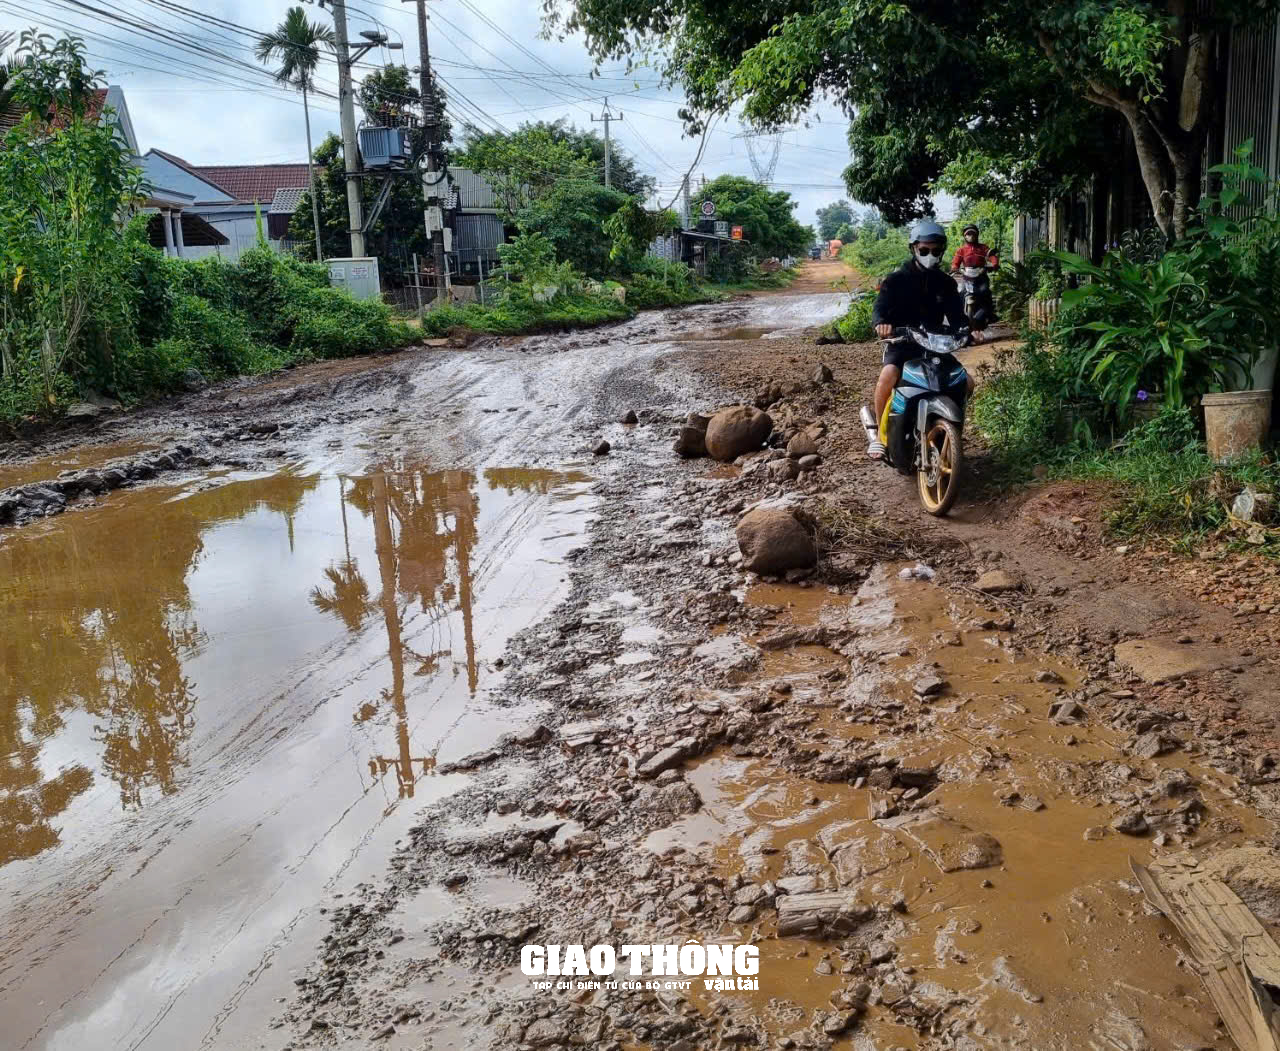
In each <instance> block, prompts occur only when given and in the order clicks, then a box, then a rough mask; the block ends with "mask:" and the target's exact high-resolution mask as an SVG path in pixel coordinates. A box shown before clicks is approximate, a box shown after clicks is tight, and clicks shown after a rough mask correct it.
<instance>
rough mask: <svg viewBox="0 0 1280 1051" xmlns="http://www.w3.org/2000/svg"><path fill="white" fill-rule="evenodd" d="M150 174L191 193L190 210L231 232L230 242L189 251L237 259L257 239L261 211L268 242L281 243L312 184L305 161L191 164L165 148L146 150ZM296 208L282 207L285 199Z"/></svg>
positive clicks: (225, 233)
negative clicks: (298, 204) (298, 206)
mask: <svg viewBox="0 0 1280 1051" xmlns="http://www.w3.org/2000/svg"><path fill="white" fill-rule="evenodd" d="M142 166H143V170H144V171H145V173H146V175H147V178H148V179H149V180H151V181H153V182H156V183H163V184H164V185H166V186H172V187H173V188H174V189H176V190H179V191H180V192H182V193H185V194H189V195H190V196H191V203H190V204H189V205H188V206H187V208H186V209H185V210H184V213H183V214H184V215H185V214H192V215H196V216H199V218H201V219H202V220H204V221H205V222H207V223H208V224H209V225H210V226H211V227H212V228H213V229H215V230H217V231H218V232H219V233H221V234H222V235H223V236H225V237H226V238H227V244H226V245H223V246H217V247H210V248H207V249H202V250H199V251H194V252H189V253H186V254H188V255H210V254H217V255H221V256H223V257H224V258H227V259H237V258H239V256H240V255H241V253H243V252H245V251H247V250H248V249H250V248H252V247H253V246H254V245H255V244H257V241H258V217H259V215H261V217H262V222H263V227H264V231H263V232H264V233H265V234H266V237H267V240H268V242H269V243H270V244H271V245H272V246H273V247H276V248H279V247H280V245H281V242H282V241H283V240H285V238H286V237H287V233H288V228H289V220H290V218H291V217H292V215H293V211H295V210H296V209H297V203H298V200H299V199H300V198H301V197H302V194H303V192H304V191H305V190H306V187H307V166H306V164H305V163H303V164H192V163H191V162H189V161H186V160H183V159H182V158H181V157H177V156H175V155H174V154H172V153H166V152H165V151H164V150H159V149H150V150H148V151H147V152H146V154H144V155H143V158H142ZM290 201H291V202H292V204H293V208H292V209H291V210H289V211H287V212H285V211H284V210H283V208H284V204H285V202H290Z"/></svg>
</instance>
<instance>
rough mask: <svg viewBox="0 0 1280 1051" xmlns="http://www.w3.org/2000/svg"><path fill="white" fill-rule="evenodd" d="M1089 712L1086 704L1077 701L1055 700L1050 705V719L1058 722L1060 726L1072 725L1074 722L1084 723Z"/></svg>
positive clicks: (1052, 721)
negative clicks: (1086, 709)
mask: <svg viewBox="0 0 1280 1051" xmlns="http://www.w3.org/2000/svg"><path fill="white" fill-rule="evenodd" d="M1086 715H1088V713H1087V712H1086V711H1085V709H1084V705H1082V704H1079V703H1077V702H1076V701H1055V702H1054V703H1053V704H1051V705H1049V721H1050V722H1051V723H1056V724H1057V725H1058V726H1070V725H1072V724H1074V723H1082V722H1084V720H1085V716H1086Z"/></svg>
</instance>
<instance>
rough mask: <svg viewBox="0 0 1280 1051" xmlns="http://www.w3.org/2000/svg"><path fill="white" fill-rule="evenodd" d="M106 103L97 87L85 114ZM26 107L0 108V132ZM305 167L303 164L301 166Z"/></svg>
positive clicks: (97, 110) (95, 113)
mask: <svg viewBox="0 0 1280 1051" xmlns="http://www.w3.org/2000/svg"><path fill="white" fill-rule="evenodd" d="M106 104H107V89H106V88H97V89H96V90H95V91H94V93H93V98H91V99H90V100H89V105H88V106H86V107H85V114H84V115H85V116H86V117H88V118H89V119H90V120H96V119H97V118H98V116H99V115H100V114H101V113H102V107H103V106H105V105H106ZM26 112H27V111H26V108H25V107H23V106H18V105H16V104H15V105H12V106H9V107H8V108H7V109H3V110H0V132H6V131H8V130H9V129H10V128H12V127H16V126H17V124H18V122H19V121H20V120H22V118H23V117H24V116H25V115H26ZM62 119H63V118H62V117H61V116H60V119H59V120H58V121H55V123H61V120H62ZM303 167H305V165H304V166H303Z"/></svg>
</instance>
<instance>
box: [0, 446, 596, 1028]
mask: <svg viewBox="0 0 1280 1051" xmlns="http://www.w3.org/2000/svg"><path fill="white" fill-rule="evenodd" d="M591 507H592V497H591V496H590V495H589V493H588V482H587V479H586V477H585V476H584V475H582V474H579V473H576V472H574V471H572V470H570V471H552V470H528V469H518V468H513V469H509V470H504V469H487V470H477V471H474V472H473V471H468V470H456V471H432V470H429V469H426V468H421V469H417V468H412V467H405V468H403V469H401V468H397V469H396V470H393V471H386V472H380V473H372V474H368V475H365V476H360V477H351V476H342V475H335V474H317V475H303V474H295V473H290V472H288V471H285V472H282V473H279V474H275V475H272V476H268V477H263V476H256V477H248V476H238V475H223V476H221V477H214V478H204V479H201V480H198V481H196V482H191V483H189V484H186V485H167V486H154V487H151V488H147V489H144V490H138V491H132V492H128V493H117V494H112V495H111V496H110V497H108V498H106V499H105V500H104V501H103V503H102V505H101V506H99V507H97V508H94V509H92V510H87V511H82V512H77V513H74V514H67V515H63V516H60V517H58V518H56V519H52V520H49V521H47V522H45V523H41V524H38V525H34V526H31V527H29V528H27V529H24V530H21V531H14V532H12V533H9V534H6V535H5V536H4V538H3V542H2V543H0V757H3V762H0V798H4V799H6V800H7V802H6V804H5V806H4V809H3V810H0V1016H2V1017H3V1022H2V1023H0V1029H2V1030H3V1036H2V1037H0V1045H3V1046H4V1047H5V1048H77V1049H83V1048H99V1047H102V1048H106V1047H120V1048H125V1047H127V1048H156V1049H171V1048H197V1047H231V1046H235V1047H240V1046H248V1047H258V1046H262V1041H263V1032H264V1030H263V1026H264V1020H265V1019H266V1018H269V1017H270V1016H271V1015H272V1014H273V1013H274V1011H275V1009H276V1007H277V1005H278V1001H279V1000H280V998H283V997H286V996H288V995H289V994H290V993H292V991H293V982H292V980H293V978H294V977H295V976H296V975H298V974H300V973H301V969H302V968H303V967H304V966H305V965H306V964H308V963H309V962H310V955H311V952H312V951H313V946H314V945H315V943H316V942H317V941H318V939H319V937H320V935H321V934H322V933H323V931H324V923H325V918H324V917H323V916H322V915H321V914H320V911H321V910H320V908H319V906H320V903H322V902H324V901H326V900H329V901H331V900H332V897H333V895H334V894H335V893H336V891H337V889H338V888H339V887H348V886H350V885H351V884H352V883H354V882H355V881H357V880H359V879H361V878H375V877H380V876H381V874H382V872H383V870H384V867H385V864H386V858H387V856H388V855H389V853H390V851H391V849H392V846H393V844H394V841H395V839H396V837H397V836H398V835H400V834H401V833H402V832H403V831H404V829H405V828H406V827H407V826H408V824H409V822H410V820H411V818H412V815H413V811H414V809H415V808H416V807H417V806H418V805H419V804H421V803H423V802H429V801H430V800H432V799H435V798H439V797H441V796H443V795H444V794H446V793H448V792H451V791H453V790H455V789H456V788H457V787H458V786H459V784H461V783H462V781H463V779H464V777H465V775H461V774H459V775H450V776H437V775H436V774H435V773H434V770H435V767H436V765H437V763H444V762H447V761H449V760H451V759H457V758H459V757H461V756H463V755H465V754H468V753H470V752H473V751H476V750H477V749H480V748H482V747H485V746H487V745H489V744H491V743H492V742H493V741H495V740H496V739H497V737H498V736H500V734H501V733H503V732H504V731H505V730H506V729H508V728H509V726H510V725H511V720H512V719H513V718H518V717H519V716H520V714H521V713H518V712H514V713H513V712H512V711H511V710H510V709H501V710H500V709H497V708H495V707H494V706H492V705H491V704H490V703H489V701H488V700H487V693H488V691H489V689H490V688H491V687H493V686H494V685H495V684H496V683H497V682H498V680H499V677H500V675H501V672H500V671H498V670H495V668H494V667H493V664H492V662H493V660H494V658H496V657H498V656H499V655H501V653H502V652H503V651H504V649H505V646H506V643H507V640H508V639H509V638H510V636H511V635H512V634H513V633H514V632H516V631H518V630H520V629H521V628H522V627H524V626H525V625H527V624H529V623H531V622H533V621H534V620H536V619H538V618H539V617H540V616H541V615H543V614H544V613H545V612H546V611H547V610H548V609H549V608H550V607H551V606H553V605H554V604H555V603H556V602H557V601H558V600H559V599H560V598H561V597H562V595H563V593H564V587H565V584H564V581H565V577H566V569H565V565H564V564H563V558H564V555H565V553H566V552H567V551H568V550H569V549H570V548H572V547H574V546H576V545H577V544H579V543H581V542H582V540H583V537H584V534H585V529H586V526H587V524H588V521H589V519H590V514H591Z"/></svg>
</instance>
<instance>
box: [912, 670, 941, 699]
mask: <svg viewBox="0 0 1280 1051" xmlns="http://www.w3.org/2000/svg"><path fill="white" fill-rule="evenodd" d="M946 688H947V681H946V679H940V678H938V676H936V675H924V676H921V677H920V678H919V679H917V680H916V681H915V682H913V683H912V684H911V692H912V693H914V694H915V695H916V696H917V697H937V696H938V695H939V694H941V693H942V691H943V690H945V689H946Z"/></svg>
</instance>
